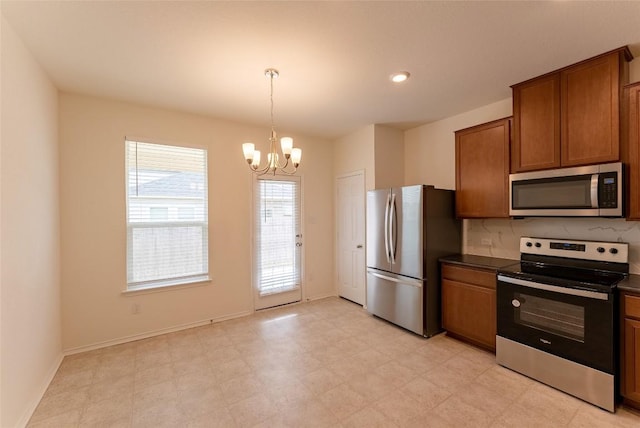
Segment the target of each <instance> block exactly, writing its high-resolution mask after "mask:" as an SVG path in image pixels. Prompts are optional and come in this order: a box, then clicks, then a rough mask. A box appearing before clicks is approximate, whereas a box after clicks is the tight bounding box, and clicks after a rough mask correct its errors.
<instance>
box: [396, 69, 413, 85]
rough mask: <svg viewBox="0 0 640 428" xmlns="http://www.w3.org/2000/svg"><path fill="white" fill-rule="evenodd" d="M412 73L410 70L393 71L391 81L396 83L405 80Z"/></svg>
mask: <svg viewBox="0 0 640 428" xmlns="http://www.w3.org/2000/svg"><path fill="white" fill-rule="evenodd" d="M409 76H410V74H409V72H408V71H400V72H398V73H393V74H392V75H391V81H392V82H394V83H400V82H404V81H405V80H407V79H408V78H409Z"/></svg>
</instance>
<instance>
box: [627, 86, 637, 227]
mask: <svg viewBox="0 0 640 428" xmlns="http://www.w3.org/2000/svg"><path fill="white" fill-rule="evenodd" d="M624 95H625V96H624V98H625V104H626V109H625V110H626V111H625V113H624V114H626V115H627V121H626V137H627V144H628V147H627V153H628V159H627V160H628V162H627V170H626V173H627V174H628V178H629V181H628V184H629V185H628V186H627V189H628V190H627V195H628V198H627V201H628V209H629V211H628V215H627V217H628V218H629V219H630V220H640V82H638V83H634V84H633V85H629V86H626V87H625V89H624Z"/></svg>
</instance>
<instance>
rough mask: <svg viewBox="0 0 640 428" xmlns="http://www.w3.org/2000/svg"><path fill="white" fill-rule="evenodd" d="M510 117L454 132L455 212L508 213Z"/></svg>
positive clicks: (468, 214)
mask: <svg viewBox="0 0 640 428" xmlns="http://www.w3.org/2000/svg"><path fill="white" fill-rule="evenodd" d="M509 137H510V119H508V118H507V119H501V120H496V121H493V122H489V123H486V124H483V125H478V126H474V127H472V128H467V129H463V130H460V131H457V132H456V216H457V217H458V218H487V217H509V139H510V138H509Z"/></svg>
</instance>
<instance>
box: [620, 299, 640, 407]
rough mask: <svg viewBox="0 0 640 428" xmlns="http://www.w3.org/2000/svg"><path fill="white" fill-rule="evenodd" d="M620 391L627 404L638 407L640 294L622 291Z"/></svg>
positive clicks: (639, 402)
mask: <svg viewBox="0 0 640 428" xmlns="http://www.w3.org/2000/svg"><path fill="white" fill-rule="evenodd" d="M620 301H621V305H622V310H621V311H620V312H621V313H622V329H621V330H622V341H621V344H622V352H621V356H622V373H621V382H620V386H621V393H622V396H623V397H624V399H625V402H627V404H630V405H632V406H634V407H640V294H633V293H628V292H623V293H622V296H621V300H620Z"/></svg>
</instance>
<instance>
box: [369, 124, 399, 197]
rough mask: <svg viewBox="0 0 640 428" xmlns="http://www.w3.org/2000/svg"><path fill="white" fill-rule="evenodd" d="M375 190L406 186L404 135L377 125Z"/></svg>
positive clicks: (375, 134)
mask: <svg viewBox="0 0 640 428" xmlns="http://www.w3.org/2000/svg"><path fill="white" fill-rule="evenodd" d="M374 139H375V149H374V151H375V180H376V181H375V188H376V189H382V188H385V187H398V186H402V185H403V184H404V133H403V132H402V131H401V130H399V129H394V128H389V127H387V126H382V125H375V128H374Z"/></svg>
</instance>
